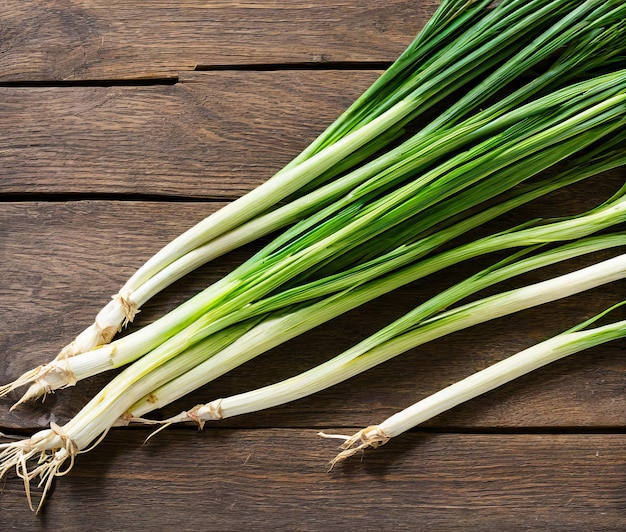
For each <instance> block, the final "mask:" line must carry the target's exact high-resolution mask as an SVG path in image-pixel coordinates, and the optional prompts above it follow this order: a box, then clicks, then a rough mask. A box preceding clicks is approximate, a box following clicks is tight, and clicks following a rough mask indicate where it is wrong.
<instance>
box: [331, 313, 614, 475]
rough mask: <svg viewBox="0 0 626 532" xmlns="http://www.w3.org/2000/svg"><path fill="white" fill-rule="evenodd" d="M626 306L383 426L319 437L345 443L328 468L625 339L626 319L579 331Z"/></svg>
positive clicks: (417, 405) (431, 398) (515, 357)
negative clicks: (530, 376)
mask: <svg viewBox="0 0 626 532" xmlns="http://www.w3.org/2000/svg"><path fill="white" fill-rule="evenodd" d="M625 303H626V301H623V302H621V303H619V304H618V305H615V306H613V307H611V308H610V309H608V310H605V311H604V312H602V313H601V314H599V315H597V316H594V317H593V318H591V319H589V320H587V321H585V322H584V323H582V324H580V325H578V326H576V327H574V328H572V329H570V330H568V331H565V332H564V333H561V334H559V335H558V336H555V337H554V338H550V339H549V340H546V341H544V342H541V343H539V344H536V345H534V346H532V347H529V348H528V349H525V350H523V351H520V352H519V353H517V354H515V355H513V356H511V357H509V358H506V359H504V360H502V361H500V362H498V363H496V364H494V365H492V366H489V367H488V368H485V369H483V370H482V371H479V372H477V373H474V374H473V375H471V376H469V377H466V378H465V379H463V380H461V381H459V382H456V383H455V384H452V385H450V386H448V387H447V388H444V389H442V390H440V391H438V392H436V393H434V394H432V395H430V396H428V397H426V398H424V399H422V400H421V401H418V402H417V403H415V404H414V405H412V406H410V407H408V408H406V409H404V410H402V411H401V412H398V413H397V414H394V415H393V416H391V417H389V418H387V419H386V420H385V421H383V422H382V423H380V424H378V425H372V426H370V427H367V428H364V429H362V430H360V431H358V432H357V433H356V434H354V435H353V436H341V435H337V434H330V435H329V434H324V433H320V435H321V436H323V437H326V438H338V439H343V440H345V441H344V443H343V444H342V446H341V448H342V449H343V450H342V451H341V452H340V453H339V454H338V455H337V456H336V457H335V458H334V460H332V462H331V465H335V464H336V463H338V462H341V461H342V460H345V459H346V458H348V457H350V456H352V455H354V454H356V453H357V452H359V451H361V450H363V449H366V448H368V447H372V448H376V447H379V446H380V445H383V444H385V443H387V442H388V441H389V440H390V439H391V438H395V437H396V436H399V435H400V434H402V433H403V432H406V431H407V430H409V429H410V428H413V427H415V426H416V425H419V424H420V423H423V422H424V421H427V420H428V419H430V418H432V417H435V416H436V415H438V414H441V413H442V412H445V411H446V410H449V409H451V408H454V407H455V406H457V405H459V404H461V403H463V402H465V401H469V400H470V399H473V398H474V397H477V396H479V395H481V394H483V393H486V392H488V391H490V390H493V389H494V388H497V387H498V386H502V385H503V384H506V383H507V382H510V381H512V380H513V379H516V378H518V377H521V376H522V375H525V374H526V373H529V372H531V371H534V370H535V369H538V368H540V367H542V366H545V365H546V364H549V363H551V362H554V361H556V360H560V359H562V358H564V357H566V356H569V355H572V354H574V353H578V352H580V351H583V350H585V349H589V348H591V347H595V346H597V345H600V344H602V343H605V342H609V341H612V340H616V339H619V338H624V337H626V320H621V321H617V322H614V323H610V324H608V325H603V326H601V327H596V328H595V329H586V330H581V329H584V328H585V327H587V326H589V325H590V324H591V323H593V322H594V321H596V320H598V319H599V318H601V317H603V316H604V315H605V314H607V313H608V312H610V311H611V310H613V309H615V308H617V307H618V306H621V305H623V304H625Z"/></svg>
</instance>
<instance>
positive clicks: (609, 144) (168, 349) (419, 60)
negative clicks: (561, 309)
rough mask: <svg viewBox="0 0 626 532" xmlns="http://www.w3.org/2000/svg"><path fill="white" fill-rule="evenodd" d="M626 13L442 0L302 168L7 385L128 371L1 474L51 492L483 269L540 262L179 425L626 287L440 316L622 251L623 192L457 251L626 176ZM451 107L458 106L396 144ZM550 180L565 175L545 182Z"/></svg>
mask: <svg viewBox="0 0 626 532" xmlns="http://www.w3.org/2000/svg"><path fill="white" fill-rule="evenodd" d="M625 20H626V5H624V3H623V2H622V1H614V0H608V1H607V0H604V1H599V0H523V1H522V0H503V1H502V2H500V4H498V5H497V6H496V7H492V6H491V2H490V1H475V2H467V0H462V1H458V0H457V1H455V0H449V1H446V0H444V1H443V2H442V4H441V6H440V8H439V10H438V11H437V13H436V14H435V16H434V17H433V19H432V20H431V21H430V22H429V24H428V25H427V26H426V28H425V29H424V30H423V31H422V32H421V33H420V35H419V36H418V37H417V38H416V39H415V41H414V42H413V43H412V44H411V45H410V46H409V48H408V49H407V51H405V53H404V54H403V55H402V56H401V57H400V58H399V59H398V61H397V62H396V63H394V65H393V66H392V67H391V68H390V69H389V70H388V71H387V72H386V73H385V74H384V75H383V76H381V78H380V79H379V80H378V81H377V82H376V83H374V85H373V86H372V87H371V88H370V89H369V90H368V91H366V93H365V94H364V95H363V96H362V97H361V98H360V99H359V100H357V102H356V103H355V104H354V105H353V106H352V107H351V108H350V109H349V110H348V111H346V113H344V115H342V117H340V118H339V119H338V120H337V121H336V122H335V123H334V124H333V125H332V126H330V128H329V129H328V130H327V131H326V132H324V133H323V134H322V135H321V136H320V137H319V138H318V139H317V140H316V141H314V142H313V143H312V144H311V146H310V147H309V148H307V149H306V150H305V151H304V152H303V153H302V154H300V155H299V156H298V157H297V158H296V159H294V161H292V163H290V164H289V165H287V167H286V168H285V169H283V170H281V171H280V172H279V173H278V174H276V175H275V176H274V177H273V178H271V179H270V180H268V181H267V182H266V183H265V184H264V185H262V186H261V187H259V188H258V189H255V190H254V191H252V192H251V193H249V194H248V195H247V196H244V197H243V198H241V199H240V200H237V201H236V202H233V203H232V204H230V205H229V206H227V207H226V208H224V209H222V210H221V211H218V212H217V213H215V214H214V215H212V216H210V217H209V218H207V219H206V220H205V221H203V222H201V223H200V224H199V225H198V226H196V227H194V228H192V229H191V230H190V231H188V232H187V233H185V234H184V235H182V236H181V237H179V238H178V239H176V240H174V241H173V242H172V243H170V244H169V245H168V246H166V247H165V248H164V249H163V250H162V251H161V252H159V253H157V255H155V257H153V258H152V259H150V260H149V261H148V262H147V263H146V265H145V266H144V267H142V268H141V269H140V270H139V271H138V272H137V273H136V274H135V275H134V276H133V277H132V278H131V279H130V280H129V282H128V283H127V284H126V285H125V287H124V288H123V289H122V290H121V291H120V293H119V294H118V295H117V296H116V297H115V298H114V299H113V301H112V302H111V303H110V304H109V305H107V307H105V309H104V310H103V312H101V313H100V314H99V316H98V318H97V319H96V325H94V326H92V327H90V328H89V329H88V330H87V331H86V332H85V333H81V335H79V337H78V338H77V340H75V341H74V342H73V343H72V344H70V346H69V347H68V348H66V349H64V350H63V351H62V353H61V354H60V355H59V356H58V357H57V358H56V359H54V360H53V361H52V362H50V363H49V364H46V365H44V366H41V367H39V368H37V369H35V370H32V371H30V372H28V373H26V374H25V375H23V376H22V377H20V378H18V379H17V380H16V381H15V382H13V383H11V384H9V385H7V386H5V387H3V388H1V389H0V393H8V392H10V391H12V390H14V389H16V388H17V387H20V386H23V385H30V387H29V389H28V391H27V392H26V394H25V395H24V397H23V398H22V400H21V401H20V402H23V401H25V400H27V399H31V398H34V397H38V396H41V395H43V394H45V393H48V392H49V391H51V390H54V389H58V388H62V387H65V386H69V385H74V384H76V383H77V382H78V381H79V380H81V379H84V378H86V377H89V376H92V375H95V374H97V373H100V372H103V371H106V370H109V369H113V368H118V367H121V366H123V365H126V364H129V363H132V364H131V365H130V366H129V367H128V368H126V369H125V370H124V371H122V372H121V373H120V374H119V375H118V376H117V377H115V378H114V379H113V380H112V381H111V382H110V383H109V384H108V385H107V386H106V387H105V388H104V389H103V390H102V391H101V392H100V393H99V394H98V395H97V396H96V397H94V399H93V400H92V401H90V402H89V403H88V404H87V405H86V406H85V407H84V408H83V409H82V410H81V411H80V412H79V413H78V414H77V415H76V416H75V417H74V418H73V419H72V420H70V421H69V422H68V423H66V424H65V425H64V426H63V427H59V426H57V425H55V424H51V427H50V429H46V430H43V431H41V432H39V433H37V434H35V435H34V436H33V437H32V438H30V439H27V440H23V441H19V442H14V443H10V444H2V445H1V446H0V449H2V450H1V451H0V476H1V475H2V474H4V473H6V472H7V471H8V470H9V469H12V468H13V467H15V468H16V469H17V471H18V474H19V475H20V476H21V477H23V478H24V481H25V486H26V490H27V493H29V482H30V481H31V480H32V479H34V478H36V477H39V478H40V480H41V484H42V485H43V486H44V496H45V493H46V492H47V490H48V489H49V487H50V483H51V482H52V480H53V478H54V476H56V475H59V474H62V473H64V472H66V471H67V470H68V467H71V464H72V463H73V460H74V457H75V456H76V454H78V453H79V452H84V451H85V450H86V449H88V448H89V447H90V446H93V445H94V442H97V441H99V438H100V437H103V435H104V434H106V432H107V431H108V430H109V428H110V427H112V426H114V425H119V424H127V423H128V422H130V421H137V420H141V419H143V416H144V415H145V414H147V413H148V412H150V411H151V410H153V409H155V408H158V407H160V406H163V405H165V404H168V403H170V402H171V401H173V400H174V399H176V398H178V397H180V396H181V395H183V394H184V393H187V392H188V391H191V390H193V389H195V388H197V387H198V386H201V385H203V384H205V383H207V382H209V381H211V380H213V379H215V378H216V377H218V376H219V375H222V374H223V373H225V372H226V371H229V370H231V369H232V368H234V367H236V366H238V365H240V364H242V363H244V362H245V361H247V360H249V359H250V358H252V357H254V356H256V355H258V354H260V353H263V352H265V351H267V350H268V349H270V348H272V347H274V346H276V345H278V344H280V343H282V342H285V341H286V340H288V339H290V338H293V337H294V336H296V335H298V334H301V333H303V332H305V331H306V330H309V329H311V328H312V327H315V326H317V325H320V324H322V323H324V322H326V321H328V320H330V319H332V318H333V317H335V316H337V315H339V314H341V313H344V312H347V311H348V310H350V309H352V308H355V307H357V306H359V305H361V304H363V303H365V302H367V301H370V300H372V299H374V298H376V297H378V296H380V295H382V294H384V293H387V292H389V291H391V290H394V289H396V288H398V287H401V286H403V285H405V284H407V283H409V282H413V281H415V280H418V279H421V278H424V277H425V276H427V275H429V274H431V273H434V272H436V271H439V270H441V269H443V268H445V267H448V266H451V265H454V264H457V263H459V262H461V261H464V260H467V259H469V258H472V257H476V256H479V255H483V254H487V253H491V252H494V251H501V250H503V249H513V248H523V249H526V250H527V251H523V252H521V253H520V254H516V255H514V256H513V258H512V259H510V260H508V261H505V262H504V263H498V264H496V265H495V266H493V267H492V268H490V269H489V270H487V271H485V272H481V273H480V274H478V275H475V276H472V277H470V278H469V279H468V280H467V281H464V282H463V283H460V284H459V285H456V286H455V287H452V288H451V289H450V290H447V291H445V292H443V293H442V294H440V295H439V296H437V297H436V298H434V299H433V300H430V301H428V302H426V303H423V304H422V305H420V306H418V307H417V308H416V309H415V311H413V312H412V313H410V314H409V315H407V316H406V317H405V318H402V319H400V320H398V321H397V322H394V323H393V324H391V325H390V326H389V327H387V328H385V329H383V330H382V331H380V332H379V333H377V334H376V335H374V337H372V339H368V340H366V341H364V342H362V343H360V344H359V345H357V346H355V347H354V348H353V349H351V350H349V351H348V352H346V353H344V354H343V355H340V356H339V357H337V358H336V359H333V360H331V361H329V362H327V363H326V364H325V365H324V366H322V367H321V368H315V369H313V370H311V371H310V372H307V373H305V374H304V375H302V376H299V377H295V378H294V379H290V380H288V381H286V382H285V383H278V384H277V385H274V387H270V388H268V389H264V390H261V391H259V392H256V391H253V392H249V393H248V394H247V395H246V394H243V395H242V396H241V397H240V396H237V397H235V398H232V399H221V400H218V401H217V402H215V401H213V402H211V403H208V404H207V405H204V406H200V407H197V408H194V409H192V410H191V411H189V412H185V413H183V414H182V415H181V416H178V417H176V418H174V419H172V420H168V422H167V423H171V422H175V421H188V420H195V421H197V422H199V423H204V421H206V420H207V419H218V418H221V417H226V416H227V415H236V414H238V413H242V412H245V411H252V410H250V409H251V408H252V409H254V410H258V409H259V408H267V407H269V406H273V405H275V404H281V403H282V402H285V401H290V400H293V399H295V398H298V397H302V396H304V395H308V394H310V393H314V392H316V391H318V390H320V389H323V388H325V387H327V386H330V385H332V384H334V383H336V382H340V381H341V380H344V379H346V378H349V377H350V376H352V375H355V374H356V373H358V372H360V371H364V370H365V369H368V368H370V367H372V366H373V365H375V364H378V363H380V362H382V361H384V360H386V359H387V358H389V357H390V356H394V354H397V353H398V352H401V350H406V349H408V348H410V347H411V346H414V345H419V344H420V343H423V342H424V341H428V340H430V339H433V338H436V337H439V336H442V335H444V334H448V333H450V332H453V331H455V330H458V329H460V328H462V327H468V326H470V325H473V324H475V323H478V322H480V321H485V320H486V319H493V318H495V317H497V316H499V315H504V314H507V313H510V312H514V311H517V310H520V309H522V308H527V307H529V306H533V305H537V304H540V303H544V302H548V301H552V300H554V299H558V298H561V297H565V296H567V295H569V294H573V293H577V292H579V291H582V290H587V289H590V288H592V287H594V286H597V285H599V284H602V283H605V282H611V281H615V280H617V279H621V278H623V277H624V276H626V256H624V255H622V256H619V257H616V258H615V259H613V260H609V261H605V262H603V263H599V264H597V265H595V266H593V267H590V268H587V269H585V270H582V271H580V272H577V273H572V274H569V275H568V276H563V277H562V278H557V279H554V280H551V281H546V282H545V283H540V285H537V286H533V287H526V288H524V289H519V290H518V291H514V292H508V293H503V294H501V295H499V296H497V297H494V298H489V299H486V300H482V301H479V302H476V303H470V304H468V305H465V306H461V307H459V308H457V309H456V310H452V311H448V312H443V309H444V308H447V307H449V306H450V305H452V304H455V303H457V302H459V301H460V300H461V299H463V298H465V297H468V296H469V295H471V294H473V293H475V292H476V291H478V290H480V289H481V288H484V287H485V286H490V285H492V284H494V283H497V282H500V281H501V280H503V279H507V278H509V277H511V276H514V275H518V274H520V273H522V272H524V271H529V270H530V269H534V268H538V267H541V266H544V265H547V264H551V263H553V262H557V261H561V260H565V259H568V258H572V257H575V256H578V255H581V254H584V253H590V252H592V251H597V250H601V249H608V248H612V247H616V246H620V245H623V243H624V241H625V238H624V237H625V235H624V234H623V233H619V232H618V233H615V234H609V235H602V236H597V237H593V236H590V235H593V234H594V233H598V232H600V231H603V230H605V229H607V228H610V227H613V226H615V225H617V224H620V223H623V222H624V220H626V198H625V197H624V194H625V193H626V187H625V188H623V189H621V190H620V191H618V192H617V193H616V194H615V196H614V197H612V198H611V199H609V200H608V201H606V202H605V203H603V204H602V205H600V206H598V207H597V208H595V209H592V210H591V211H589V212H587V213H582V214H580V215H578V216H573V217H570V218H567V219H560V220H556V221H551V222H545V221H540V220H535V221H530V222H529V223H528V224H525V225H524V226H522V227H516V228H511V229H510V230H508V231H504V232H502V233H497V234H493V235H489V236H487V237H483V238H481V239H479V240H476V241H474V242H471V243H469V244H457V245H454V239H456V238H457V237H459V236H461V235H464V234H466V233H468V232H470V231H471V230H472V229H475V228H478V227H481V226H482V225H483V224H484V223H486V222H487V221H489V220H492V219H494V218H496V217H497V216H499V215H501V214H504V213H506V212H508V211H510V210H511V209H513V208H515V207H517V206H519V205H522V204H524V203H527V202H529V201H532V200H533V199H535V198H537V197H539V196H542V195H544V194H547V193H549V192H552V191H555V190H557V189H559V188H561V187H564V186H567V185H569V184H571V183H575V182H577V181H580V180H582V179H587V178H590V177H592V176H594V175H596V174H598V173H600V172H603V171H605V170H608V169H611V168H614V167H616V166H620V165H623V164H624V163H626V153H624V149H623V147H624V145H625V144H626V71H625V70H620V69H618V68H616V67H615V65H616V64H618V65H619V64H622V65H623V58H624V57H625V54H626V38H625V36H626V24H625V22H624V21H625ZM531 73H532V77H530V74H531ZM444 98H448V99H450V100H451V102H452V103H450V104H449V106H448V107H447V108H445V109H444V110H443V111H442V112H440V113H439V114H437V115H436V116H435V117H434V118H431V119H430V122H427V123H426V124H425V125H424V124H420V126H419V127H418V128H417V132H416V133H414V134H413V135H411V136H409V137H408V138H405V139H400V136H401V134H402V131H403V129H404V128H405V127H406V126H407V125H409V124H412V127H415V124H416V123H417V122H419V121H424V122H425V121H426V116H427V112H432V110H433V107H434V106H435V104H437V103H440V102H441V101H442V100H443V99H444ZM375 154H376V156H374V155H375ZM548 169H550V170H552V172H553V175H551V176H550V177H538V176H539V175H540V174H541V172H543V171H545V170H548ZM281 202H282V203H281ZM290 224H293V225H291V227H289V228H287V229H286V230H285V231H284V232H283V233H281V234H279V235H278V236H277V237H276V238H275V239H274V240H273V241H272V242H270V243H269V244H268V245H266V246H265V247H264V248H263V249H261V250H260V251H259V252H258V253H256V254H255V255H254V256H253V257H251V258H250V259H249V260H248V261H246V262H245V263H243V264H242V265H240V266H239V267H238V268H236V269H235V270H233V271H232V272H231V273H229V274H228V275H226V276H225V277H224V278H223V279H221V280H220V281H218V282H217V283H215V284H213V285H211V286H209V287H208V288H207V289H205V290H204V291H202V292H201V293H200V294H198V295H196V296H195V297H193V298H192V299H190V300H189V301H187V302H185V303H183V304H182V305H181V306H180V307H179V308H177V309H175V310H174V311H172V312H170V313H169V314H167V315H165V316H163V317H162V318H160V319H159V320H157V321H155V322H154V323H152V324H150V325H147V326H145V327H144V328H142V329H140V330H138V331H136V332H134V333H132V334H129V335H128V336H126V337H123V338H120V339H118V340H116V341H114V342H112V343H110V344H108V342H109V341H110V340H111V339H112V337H113V335H114V333H115V332H117V331H118V330H119V328H120V327H121V326H122V322H123V321H124V320H127V321H129V320H132V317H133V315H134V312H135V311H136V310H137V308H138V307H139V306H140V305H141V304H143V303H144V302H145V301H147V299H149V297H152V295H154V294H155V293H157V292H158V291H159V290H161V289H162V288H164V287H165V286H166V285H167V284H169V283H171V282H172V281H173V280H175V279H177V278H179V277H180V276H182V275H184V274H185V273H187V272H188V271H190V270H191V269H193V268H195V267H197V266H198V265H200V264H202V263H204V262H206V261H208V260H210V259H211V258H214V257H216V256H218V255H219V254H221V253H224V252H226V251H228V250H231V249H234V248H235V247H237V246H239V245H242V244H243V243H245V242H248V241H250V240H252V239H253V238H256V237H258V236H261V235H264V234H267V233H269V232H271V231H274V230H276V229H278V228H280V227H284V226H286V225H290ZM564 241H572V242H571V243H570V244H566V245H564V246H562V247H557V248H556V249H552V250H549V251H545V252H540V253H537V252H536V251H537V250H536V249H535V246H537V245H545V244H550V243H555V242H564ZM444 245H447V246H448V249H446V250H444V251H441V248H442V246H444ZM525 253H532V255H531V256H528V257H525V255H524V254H525ZM112 309H113V310H112ZM477 309H480V312H476V310H477ZM105 344H108V345H105ZM95 347H97V348H95ZM305 383H306V385H305ZM18 404H19V403H18ZM37 457H39V461H38V462H37V464H36V465H34V466H31V465H29V460H31V459H34V458H37ZM68 461H69V466H68V465H67V463H68ZM42 500H43V499H42ZM29 501H30V495H29Z"/></svg>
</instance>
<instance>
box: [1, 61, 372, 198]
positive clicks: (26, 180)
mask: <svg viewBox="0 0 626 532" xmlns="http://www.w3.org/2000/svg"><path fill="white" fill-rule="evenodd" d="M377 75H378V73H377V72H375V71H348V72H346V71H316V72H308V71H285V72H247V71H235V72H192V73H188V74H185V75H184V76H181V80H180V82H179V83H177V84H176V85H173V86H169V85H154V86H144V87H137V86H122V87H120V86H114V87H82V86H78V87H76V86H75V87H34V88H33V87H31V88H28V90H26V89H24V88H21V87H20V88H16V87H0V124H11V127H10V128H8V127H7V128H3V134H2V136H1V137H0V161H1V162H2V166H3V176H2V180H0V193H13V194H42V193H46V194H68V193H74V194H142V195H151V194H154V195H167V196H169V197H174V196H182V197H200V198H230V199H232V198H234V197H237V196H240V195H241V194H243V193H244V192H246V191H248V190H250V189H251V188H253V187H254V186H256V185H258V184H260V183H261V182H262V181H264V180H265V179H267V178H268V177H270V176H271V175H272V174H273V173H274V172H276V171H277V170H279V169H280V168H281V167H282V166H284V165H285V164H286V163H288V162H289V161H290V160H291V159H292V158H293V157H294V156H295V155H296V154H298V153H299V152H300V151H301V150H302V149H304V148H305V147H306V146H307V145H308V144H309V143H310V142H311V141H312V140H313V139H314V138H315V136H316V135H317V134H318V133H320V132H321V131H322V130H323V129H324V128H325V127H326V126H327V125H328V124H330V123H331V122H332V121H333V120H334V119H335V117H337V116H338V115H339V114H340V113H341V112H342V111H343V110H344V109H345V108H346V107H347V106H348V105H349V104H350V103H351V102H352V101H353V100H354V99H355V98H356V97H357V96H358V95H359V94H360V93H361V92H363V90H365V89H366V88H367V87H368V85H369V84H370V83H371V82H372V81H373V80H374V79H375V78H376V76H377Z"/></svg>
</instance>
